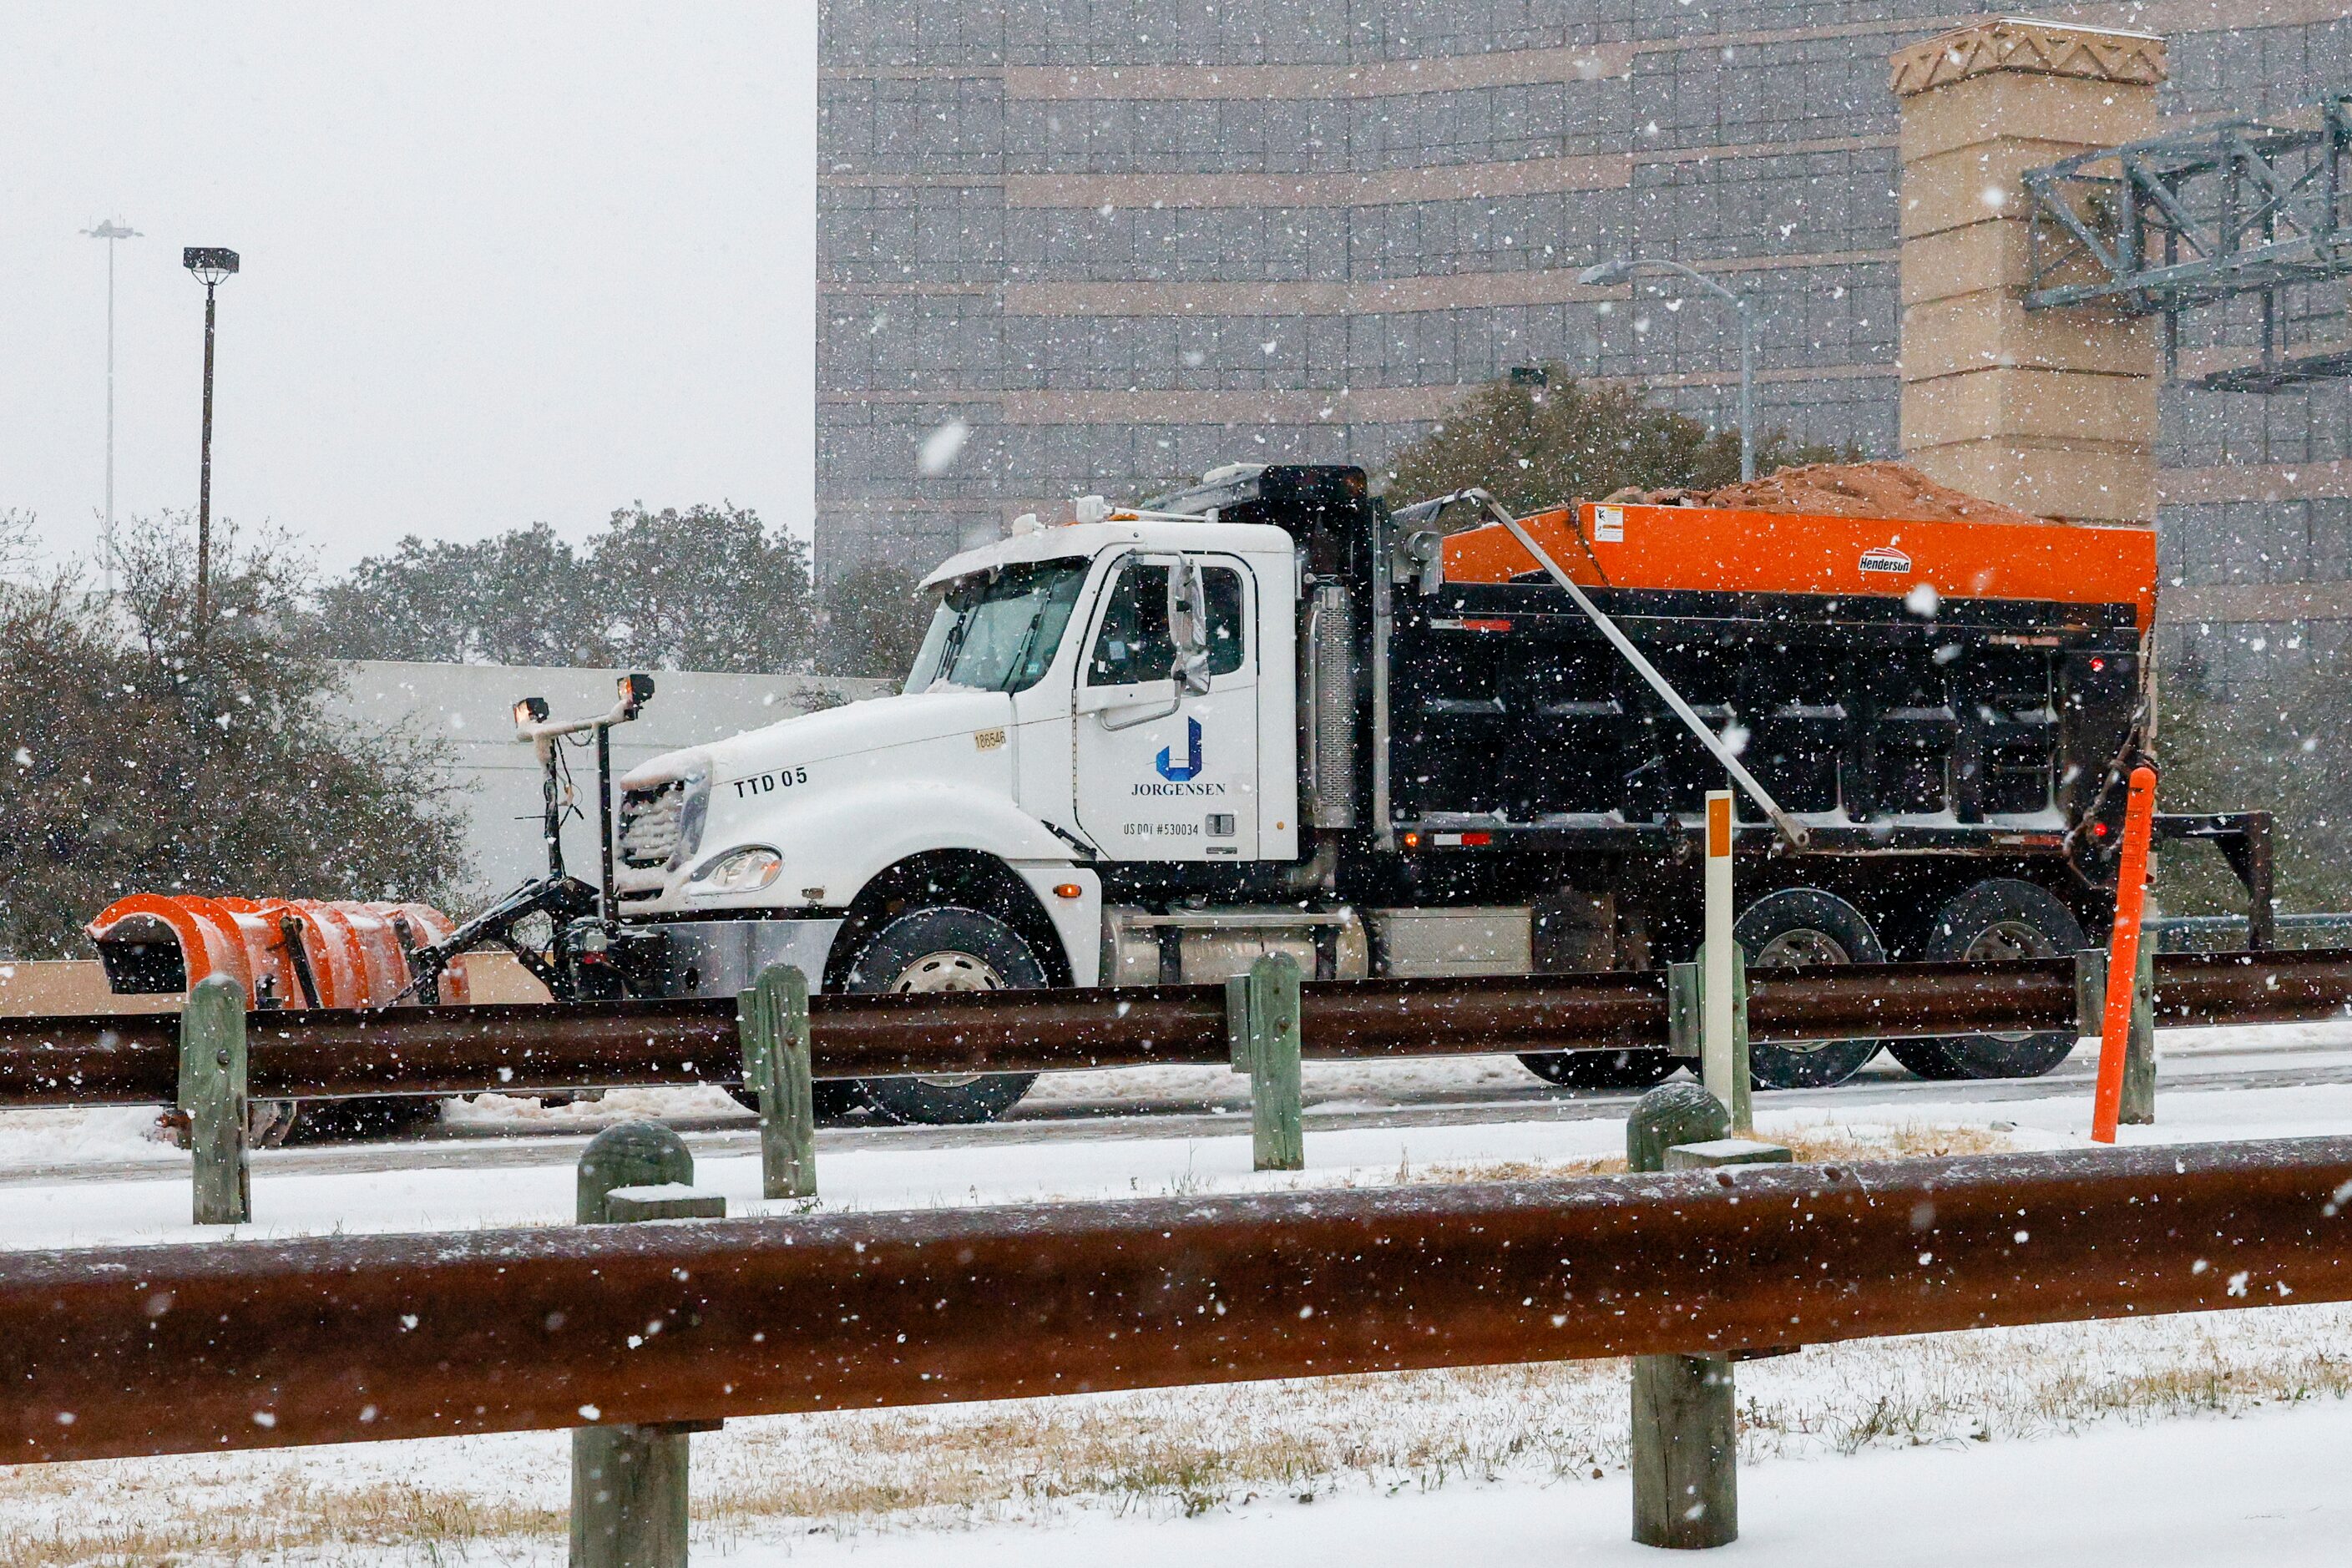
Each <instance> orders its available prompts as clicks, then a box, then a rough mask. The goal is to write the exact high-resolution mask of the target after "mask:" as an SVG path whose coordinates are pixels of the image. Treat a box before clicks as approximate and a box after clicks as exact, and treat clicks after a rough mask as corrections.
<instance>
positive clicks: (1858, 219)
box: [817, 0, 2352, 679]
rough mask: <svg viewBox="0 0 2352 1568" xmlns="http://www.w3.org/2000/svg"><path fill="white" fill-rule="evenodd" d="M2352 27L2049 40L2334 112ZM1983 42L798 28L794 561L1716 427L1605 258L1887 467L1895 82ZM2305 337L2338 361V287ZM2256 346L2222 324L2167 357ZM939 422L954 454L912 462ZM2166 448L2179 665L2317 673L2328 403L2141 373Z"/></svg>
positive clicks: (2322, 646)
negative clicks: (1514, 437)
mask: <svg viewBox="0 0 2352 1568" xmlns="http://www.w3.org/2000/svg"><path fill="white" fill-rule="evenodd" d="M2344 9H2345V7H2344V6H2343V5H2342V4H2341V0H2226V3H2225V0H2151V3H2149V4H2144V5H2074V6H2057V7H2054V8H2053V7H2043V8H2040V14H2042V15H2051V16H2058V17H2062V18H2069V19H2074V20H2079V21H2081V22H2084V23H2087V24H2094V25H2097V26H2121V27H2133V28H2139V29H2144V30H2147V31H2151V32H2158V33H2161V34H2163V35H2165V37H2167V39H2168V45H2169V51H2168V52H2169V79H2168V81H2167V82H2166V83H2165V85H2164V86H2163V88H2162V89H2161V96H2160V100H2159V101H2160V106H2161V108H2162V110H2163V111H2164V112H2165V113H2166V114H2167V115H2168V116H2169V117H2179V116H2184V115H2200V114H2201V115H2211V114H2217V113H2223V112H2229V113H2263V112H2268V111H2272V110H2284V109H2286V108H2287V107H2289V106H2292V105H2294V104H2296V103H2299V102H2303V101H2305V100H2311V99H2314V98H2316V97H2318V96H2321V95H2322V94H2324V93H2326V92H2328V91H2330V90H2335V91H2338V92H2342V91H2352V20H2347V18H2346V16H2344V15H2343V12H2344ZM1969 19H1970V14H1969V13H1965V12H1958V13H1956V12H1953V11H1951V10H1948V9H1937V8H1935V7H1933V6H1932V5H1928V4H1927V3H1925V0H1217V3H1216V4H1213V5H1212V4H1209V3H1207V0H824V15H823V20H822V23H821V33H820V48H821V54H822V68H823V120H822V126H821V131H820V142H819V173H818V179H819V195H818V214H817V217H818V288H819V291H820V297H819V326H818V363H817V419H818V432H817V453H818V472H817V555H818V560H819V563H820V565H821V567H822V569H824V571H826V572H828V573H832V572H837V571H839V570H841V569H843V568H845V566H847V565H850V564H853V563H856V562H857V561H860V560H863V559H867V558H871V557H875V556H883V557H888V558H893V559H897V560H900V561H902V562H905V563H909V564H925V565H928V564H929V563H933V562H935V561H937V560H938V559H939V558H940V557H941V556H943V555H945V554H946V553H948V552H950V551H951V550H952V549H954V548H955V547H956V546H957V545H958V543H959V542H963V541H968V540H973V539H978V538H986V537H993V536H994V535H995V534H996V533H997V531H999V530H1000V529H1001V528H1002V526H1003V523H1004V522H1005V521H1006V520H1008V519H1009V518H1010V517H1012V516H1013V515H1014V514H1015V513H1017V512H1019V511H1021V510H1029V509H1031V508H1033V507H1038V506H1040V505H1044V506H1048V507H1050V506H1052V505H1054V504H1055V503H1057V502H1062V501H1066V499H1067V498H1068V497H1069V496H1071V495H1072V494H1075V493H1077V492H1079V491H1082V490H1091V489H1105V490H1108V491H1109V492H1111V493H1119V492H1121V491H1122V490H1124V491H1127V492H1129V493H1131V492H1132V491H1133V490H1135V489H1149V488H1150V487H1152V486H1153V485H1155V484H1157V483H1159V482H1160V481H1164V480H1171V479H1176V478H1179V477H1181V476H1186V475H1196V474H1198V473H1200V472H1201V471H1202V469H1204V468H1209V467H1212V466H1213V465H1215V464H1218V463H1223V462H1228V461H1233V460H1235V459H1257V458H1299V459H1308V460H1340V459H1345V460H1353V461H1360V462H1364V463H1367V464H1377V463H1378V462H1379V461H1380V459H1381V458H1382V457H1383V456H1384V455H1385V454H1386V453H1388V452H1389V451H1391V450H1392V449H1393V448H1394V447H1397V446H1398V445H1400V444H1402V443H1403V442H1405V441H1408V440H1411V439H1412V438H1413V437H1415V436H1417V435H1419V434H1421V433H1422V432H1423V431H1425V430H1426V429H1427V428H1428V427H1429V425H1430V424H1431V422H1432V421H1433V420H1434V419H1436V418H1438V417H1439V416H1441V414H1442V413H1443V411H1444V409H1445V408H1446V407H1447V406H1448V405H1449V404H1451V403H1452V402H1453V401H1454V399H1455V398H1456V397H1458V396H1459V395H1461V394H1462V393H1463V391H1464V390H1465V388H1466V387H1468V386H1471V385H1474V384H1477V383H1479V382H1482V381H1485V380H1486V379H1489V378H1491V377H1493V376H1495V375H1496V374H1500V373H1501V372H1503V371H1504V370H1506V369H1507V368H1508V367H1510V366H1513V365H1520V364H1529V363H1538V362H1540V361H1549V360H1559V361H1564V362H1566V363H1568V364H1569V365H1570V366H1571V367H1572V368H1573V369H1575V370H1576V371H1577V372H1578V373H1579V374H1589V375H1595V376H1604V377H1622V378H1633V379H1640V380H1642V381H1644V382H1646V383H1647V384H1650V385H1651V386H1652V387H1654V388H1655V389H1657V390H1658V391H1659V392H1660V394H1661V395H1664V396H1665V397H1667V398H1670V399H1671V400H1672V401H1673V402H1674V403H1675V404H1676V405H1679V406H1681V407H1683V408H1684V409H1685V410H1686V411H1688V412H1690V413H1692V414H1695V415H1697V416H1701V417H1705V418H1708V419H1711V420H1712V419H1724V418H1727V416H1728V415H1729V413H1730V410H1731V408H1732V406H1733V397H1734V391H1735V386H1734V383H1735V381H1736V375H1735V373H1734V369H1733V367H1734V365H1735V363H1736V354H1735V340H1734V337H1733V327H1732V322H1731V321H1730V319H1729V312H1728V310H1726V309H1724V308H1722V307H1720V306H1719V305H1717V304H1712V303H1710V302H1709V301H1708V300H1706V299H1705V298H1695V299H1692V300H1689V301H1688V302H1687V303H1685V304H1683V305H1681V306H1680V308H1678V309H1676V308H1670V307H1669V306H1668V305H1667V304H1666V303H1665V302H1664V301H1663V300H1658V299H1655V298H1651V297H1648V296H1645V297H1644V298H1643V300H1642V301H1641V302H1640V303H1639V304H1627V303H1625V302H1624V290H1623V289H1613V290H1602V289H1588V288H1584V287H1582V286H1580V285H1579V284H1578V282H1577V281H1576V274H1577V272H1578V270H1579V269H1580V268H1583V267H1585V266H1587V265H1589V264H1590V263H1591V262H1594V261H1597V260H1603V259H1607V258H1612V257H1615V256H1618V255H1621V254H1625V253H1627V252H1629V251H1630V252H1632V253H1634V254H1637V255H1643V256H1658V257H1671V258H1675V259H1678V260H1681V261H1685V262H1687V263H1690V264H1691V265H1693V266H1696V267H1698V268H1701V269H1703V270H1705V271H1706V272H1708V273H1709V274H1711V275H1712V276H1714V277H1715V278H1717V279H1718V280H1719V281H1722V282H1725V283H1727V284H1728V285H1730V286H1731V287H1734V288H1737V289H1747V290H1752V291H1753V293H1754V295H1755V296H1756V298H1757V300H1758V301H1759V305H1760V307H1761V311H1762V318H1763V337H1762V352H1761V360H1760V363H1761V367H1762V368H1761V372H1760V375H1759V420H1758V423H1759V426H1761V427H1762V428H1765V429H1771V428H1775V427H1778V428H1781V429H1785V430H1787V431H1788V432H1790V434H1791V435H1792V436H1794V437H1799V438H1802V439H1807V440H1816V441H1827V442H1835V443H1852V444H1853V445H1855V446H1858V447H1862V448H1864V450H1865V451H1867V452H1869V453H1870V454H1872V455H1883V456H1891V455H1893V454H1894V453H1895V450H1896V448H1897V439H1896V411H1897V403H1898V391H1899V374H1898V369H1897V366H1896V363H1895V361H1896V355H1897V353H1898V329H1899V314H1900V312H1899V308H1898V300H1897V297H1896V296H1897V284H1896V267H1895V246H1896V242H1897V241H1896V236H1897V218H1898V214H1897V202H1896V198H1895V184H1896V180H1897V166H1896V153H1895V128H1896V111H1895V100H1894V98H1893V97H1892V96H1891V95H1890V93H1889V90H1888V58H1889V56H1890V55H1891V54H1892V53H1893V52H1894V51H1895V49H1897V48H1899V47H1902V46H1904V45H1906V44H1908V43H1911V42H1915V41H1916V40H1918V39H1921V38H1924V37H1930V36H1933V35H1935V34H1937V33H1939V32H1942V31H1944V30H1946V29H1948V28H1949V27H1952V26H1958V25H1960V24H1962V23H1964V22H1966V21H1968V20H1969ZM1607 300H1614V301H1616V302H1615V303H1614V305H1613V307H1612V308H1611V309H1608V310H1601V309H1599V308H1597V307H1598V306H1599V305H1601V302H1603V301H1607ZM2294 309H2295V310H2297V311H2298V312H2300V313H2301V315H2303V316H2304V317H2305V318H2308V320H2307V321H2306V323H2305V332H2306V335H2318V336H2331V335H2342V328H2341V325H2340V317H2341V313H2342V309H2343V302H2342V295H2341V290H2340V289H2338V290H2333V291H2322V290H2306V291H2305V293H2304V294H2302V295H2298V296H2297V297H2296V299H2295V301H2294ZM2247 324H2248V323H2247V321H2246V320H2245V318H2244V316H2243V313H2242V312H2241V313H2240V315H2239V316H2238V317H2237V318H2236V319H2235V321H2233V322H2232V323H2231V324H2229V325H2227V326H2226V327H2225V326H2224V325H2223V324H2222V322H2221V317H2220V316H2219V314H2218V313H2212V314H2210V315H2209V318H2206V319H2200V320H2198V321H2196V322H2195V323H2194V324H2193V325H2192V328H2191V330H2190V332H2189V335H2188V336H2187V337H2186V338H2185V339H2184V342H2185V343H2186V344H2187V345H2188V346H2189V349H2190V350H2191V351H2192V357H2193V353H2194V352H2196V351H2201V350H2203V349H2205V348H2208V347H2210V346H2211V345H2212V344H2213V343H2214V342H2219V341H2221V340H2220V339H2217V338H2215V337H2214V336H2213V335H2212V334H2213V333H2215V332H2216V331H2221V332H2222V334H2223V336H2225V337H2226V336H2227V335H2228V334H2229V333H2231V332H2236V333H2239V334H2242V332H2243V331H2244V330H2245V328H2246V326H2247ZM950 425H961V426H964V427H966V428H967V429H968V431H969V435H968V436H967V437H966V438H965V439H964V441H963V444H962V446H961V449H960V450H959V451H957V452H956V454H955V457H954V458H953V460H952V461H951V462H949V463H946V464H945V465H944V466H940V464H938V463H937V462H936V461H935V462H934V464H933V466H934V467H935V468H938V470H939V471H937V472H933V473H928V474H927V473H925V472H923V471H922V469H923V464H922V463H921V462H920V460H919V459H920V457H921V455H922V454H923V450H924V444H925V439H926V437H929V436H931V435H932V434H933V433H934V432H936V431H939V430H940V427H941V426H950ZM953 445H954V443H953V442H952V440H950V439H941V440H937V441H934V442H933V443H932V445H931V454H932V455H933V456H934V458H938V457H940V456H941V455H943V454H944V452H945V451H946V450H947V449H948V448H949V447H952V446H953ZM2159 453H2160V458H2161V461H2162V463H2163V464H2164V473H2163V476H2162V481H2161V493H2162V497H2163V506H2162V510H2161V511H2160V513H2159V523H2160V526H2161V527H2162V529H2163V531H2164V536H2165V556H2166V562H2167V575H2168V578H2171V577H2178V578H2179V579H2181V583H2182V585H2181V586H2180V587H2179V588H2177V589H2173V590H2171V591H2170V592H2169V594H2168V608H2167V618H2168V621H2169V622H2171V623H2172V624H2173V626H2175V628H2176V630H2175V632H2174V634H2173V635H2174V637H2195V638H2196V639H2197V640H2198V642H2199V643H2200V646H2201V647H2203V649H2204V656H2203V662H2204V663H2205V665H2206V666H2207V668H2210V669H2211V670H2213V671H2214V672H2215V673H2216V674H2217V675H2220V676H2221V677H2222V678H2224V679H2228V678H2229V677H2230V672H2231V670H2232V669H2243V668H2245V662H2246V661H2247V660H2249V659H2253V658H2263V657H2276V656H2277V654H2278V653H2279V651H2281V650H2283V649H2285V648H2287V647H2296V648H2299V649H2304V650H2311V649H2317V650H2320V651H2324V652H2329V653H2340V652H2342V651H2343V647H2344V643H2345V640H2346V628H2347V626H2352V395H2347V386H2346V384H2343V383H2333V384H2324V385H2320V386H2317V387H2314V388H2310V389H2305V390H2302V391H2298V392H2294V393H2288V394H2276V395H2252V394H2243V393H2208V392H2200V391H2193V390H2189V389H2186V388H2183V387H2179V386H2177V385H2176V386H2171V387H2168V388H2167V389H2166V390H2165V392H2164V394H2163V396H2162V405H2161V439H2160V443H2159ZM2200 623H2201V624H2202V627H2203V629H2202V630H2201V631H2200V630H2199V626H2200ZM2258 643H2259V644H2262V645H2263V651H2262V652H2260V653H2257V652H2255V651H2254V647H2255V645H2256V644H2258ZM2176 646H2178V645H2176Z"/></svg>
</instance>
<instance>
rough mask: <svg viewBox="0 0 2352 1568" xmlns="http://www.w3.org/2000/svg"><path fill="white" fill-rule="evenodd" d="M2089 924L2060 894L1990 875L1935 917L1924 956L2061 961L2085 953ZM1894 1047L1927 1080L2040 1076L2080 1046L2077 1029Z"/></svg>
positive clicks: (1903, 1042) (1893, 1044)
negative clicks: (2085, 924) (2077, 916)
mask: <svg viewBox="0 0 2352 1568" xmlns="http://www.w3.org/2000/svg"><path fill="white" fill-rule="evenodd" d="M2085 940H2086V939H2085V938H2084V935H2083V925H2082V922H2081V921H2078V920H2076V919H2075V918H2074V910H2070V909H2068V908H2067V907H2066V906H2065V904H2064V903H2063V901H2061V900H2060V899H2059V898H2058V896H2057V895H2056V894H2055V893H2053V892H2051V891H2050V890H2049V889H2047V888H2043V887H2039V886H2037V885H2036V884H2034V883H2032V882H2025V881H2020V880H2019V879H2016V878H2014V877H1991V878H1988V879H1985V880H1984V881H1981V882H1979V883H1977V884H1976V885H1975V886H1974V887H1971V888H1969V889H1967V890H1966V891H1965V892H1962V893H1961V894H1960V895H1959V896H1958V897H1957V898H1955V899H1953V900H1951V901H1950V902H1949V903H1948V904H1946V905H1945V906H1944V907H1943V909H1942V910H1938V911H1937V915H1936V923H1935V924H1934V926H1933V927H1932V928H1930V930H1929V931H1928V933H1927V945H1926V947H1925V949H1924V950H1923V951H1922V952H1921V953H1920V956H1921V957H1922V958H1925V959H1928V960H1931V961H1933V960H1956V959H1957V960H1965V961H1968V962H1971V963H1988V962H1991V961H1994V960H1998V959H2014V958H2054V957H2057V956H2059V955H2060V954H2071V953H2074V952H2081V951H2082V949H2083V946H2084V942H2085ZM1887 1048H1888V1050H1890V1051H1891V1052H1892V1053H1893V1054H1894V1057H1895V1060H1896V1061H1898V1062H1901V1063H1902V1064H1903V1065H1904V1066H1905V1067H1906V1068H1910V1069H1911V1070H1912V1071H1913V1072H1915V1073H1916V1074H1918V1075H1919V1076H1920V1077H1921V1078H1925V1079H1948V1080H1952V1079H1989V1078H2040V1077H2041V1076H2042V1074H2044V1073H2046V1072H2048V1071H2049V1070H2050V1069H2051V1068H2054V1067H2056V1066H2057V1065H2058V1064H2059V1063H2060V1062H2063V1061H2064V1060H2065V1059H2066V1058H2067V1056H2068V1055H2069V1054H2070V1053H2072V1052H2073V1050H2074V1031H2073V1030H2072V1029H2044V1030H2041V1031H2038V1032H2019V1033H2016V1034H2007V1033H2004V1034H1998V1035H1957V1036H1953V1037H1948V1038H1945V1039H1935V1040H1891V1041H1889V1042H1888V1043H1887Z"/></svg>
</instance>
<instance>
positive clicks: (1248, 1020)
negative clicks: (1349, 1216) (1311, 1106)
mask: <svg viewBox="0 0 2352 1568" xmlns="http://www.w3.org/2000/svg"><path fill="white" fill-rule="evenodd" d="M1298 978H1299V976H1298V965H1297V963H1295V962H1293V961H1292V959H1291V957H1290V955H1289V954H1287V953H1281V952H1269V953H1266V954H1265V955H1264V956H1262V957H1260V958H1259V959H1258V961H1257V962H1256V963H1253V964H1251V965H1250V971H1249V973H1247V974H1237V975H1234V977H1233V978H1232V979H1230V980H1228V981H1226V982H1225V1042H1226V1044H1227V1046H1228V1047H1231V1049H1232V1051H1233V1068H1234V1071H1235V1072H1244V1073H1247V1074H1249V1080H1250V1145H1251V1156H1252V1162H1251V1163H1252V1166H1253V1168H1254V1169H1256V1170H1260V1171H1303V1170H1305V1169H1306V1168H1307V1142H1306V1134H1305V1131H1304V1130H1303V1129H1302V1127H1301V1125H1300V1120H1301V1114H1302V1107H1301V1104H1300V1101H1301V1099H1302V1095H1303V1090H1302V1089H1301V1087H1300V1082H1299V1070H1298V1040H1299V1035H1298Z"/></svg>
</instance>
